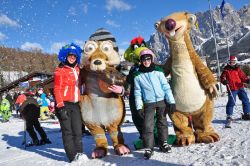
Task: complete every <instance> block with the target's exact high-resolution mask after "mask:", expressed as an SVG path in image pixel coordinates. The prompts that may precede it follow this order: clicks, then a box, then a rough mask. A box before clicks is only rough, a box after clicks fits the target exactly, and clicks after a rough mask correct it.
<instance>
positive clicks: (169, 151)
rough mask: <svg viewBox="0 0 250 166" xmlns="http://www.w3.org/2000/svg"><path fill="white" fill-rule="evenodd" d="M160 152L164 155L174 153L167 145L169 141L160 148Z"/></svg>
mask: <svg viewBox="0 0 250 166" xmlns="http://www.w3.org/2000/svg"><path fill="white" fill-rule="evenodd" d="M160 150H161V151H162V152H164V153H171V152H172V149H171V146H170V145H169V144H168V143H167V141H164V143H163V144H162V145H161V146H160Z"/></svg>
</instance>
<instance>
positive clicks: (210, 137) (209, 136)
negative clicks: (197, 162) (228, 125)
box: [197, 133, 220, 143]
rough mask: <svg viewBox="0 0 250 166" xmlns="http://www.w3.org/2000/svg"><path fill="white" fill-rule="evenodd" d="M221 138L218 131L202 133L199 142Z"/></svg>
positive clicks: (209, 141)
mask: <svg viewBox="0 0 250 166" xmlns="http://www.w3.org/2000/svg"><path fill="white" fill-rule="evenodd" d="M219 140H220V136H219V135H218V134H217V133H201V134H199V135H198V136H197V142H199V143H213V142H217V141H219Z"/></svg>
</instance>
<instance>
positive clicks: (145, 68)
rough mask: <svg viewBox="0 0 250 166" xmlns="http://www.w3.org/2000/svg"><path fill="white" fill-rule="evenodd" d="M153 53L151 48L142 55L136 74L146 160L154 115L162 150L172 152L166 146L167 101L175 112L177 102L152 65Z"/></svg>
mask: <svg viewBox="0 0 250 166" xmlns="http://www.w3.org/2000/svg"><path fill="white" fill-rule="evenodd" d="M153 57H154V53H153V52H152V51H151V50H150V49H146V50H142V51H141V52H140V63H141V65H140V66H139V70H138V71H137V72H135V73H134V76H135V78H134V84H135V86H134V94H135V103H136V109H137V111H138V113H139V114H140V115H141V116H143V118H144V122H143V129H142V136H143V143H144V147H145V153H144V157H145V159H149V158H150V157H151V156H152V155H153V148H154V133H153V130H154V113H155V111H156V118H157V120H156V126H157V130H158V139H159V147H160V150H161V151H163V152H171V147H170V146H169V144H168V143H167V141H166V140H167V138H168V126H167V119H166V114H167V111H166V102H167V103H168V104H169V106H170V111H174V109H175V100H174V97H173V94H172V91H171V89H170V86H169V84H168V82H167V79H166V77H165V75H164V72H163V70H162V69H161V68H160V67H158V66H155V65H154V63H153Z"/></svg>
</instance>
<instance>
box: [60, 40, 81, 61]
mask: <svg viewBox="0 0 250 166" xmlns="http://www.w3.org/2000/svg"><path fill="white" fill-rule="evenodd" d="M81 53H82V49H81V48H80V47H79V46H78V45H76V44H74V43H71V44H70V45H65V46H63V47H62V48H61V49H60V51H59V54H58V60H59V61H61V62H64V63H65V62H66V59H67V56H68V55H69V54H73V55H75V56H76V61H77V63H78V64H80V60H81Z"/></svg>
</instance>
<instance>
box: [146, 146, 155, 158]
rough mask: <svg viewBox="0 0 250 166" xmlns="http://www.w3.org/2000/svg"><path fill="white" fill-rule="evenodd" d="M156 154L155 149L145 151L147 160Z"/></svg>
mask: <svg viewBox="0 0 250 166" xmlns="http://www.w3.org/2000/svg"><path fill="white" fill-rule="evenodd" d="M153 154H154V151H153V150H152V149H149V148H148V149H145V152H144V159H145V160H148V159H150V158H151V157H152V156H153Z"/></svg>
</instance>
